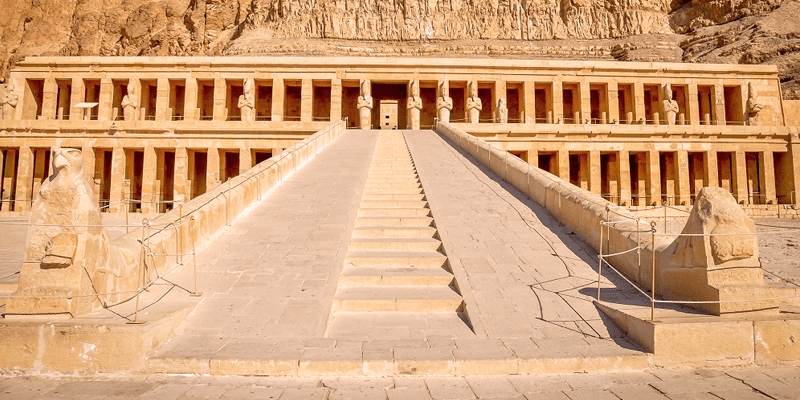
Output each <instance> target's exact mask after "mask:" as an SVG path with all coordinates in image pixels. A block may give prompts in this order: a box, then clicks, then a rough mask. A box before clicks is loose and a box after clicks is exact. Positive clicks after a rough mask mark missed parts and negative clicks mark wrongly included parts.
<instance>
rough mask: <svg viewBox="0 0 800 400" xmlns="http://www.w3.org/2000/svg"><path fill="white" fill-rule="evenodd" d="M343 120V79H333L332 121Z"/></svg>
mask: <svg viewBox="0 0 800 400" xmlns="http://www.w3.org/2000/svg"><path fill="white" fill-rule="evenodd" d="M341 120H342V80H341V79H338V78H337V79H331V122H338V121H341Z"/></svg>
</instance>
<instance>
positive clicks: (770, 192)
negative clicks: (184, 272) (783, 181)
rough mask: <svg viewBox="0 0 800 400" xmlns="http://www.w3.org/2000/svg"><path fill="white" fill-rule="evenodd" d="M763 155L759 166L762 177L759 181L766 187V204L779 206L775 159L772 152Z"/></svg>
mask: <svg viewBox="0 0 800 400" xmlns="http://www.w3.org/2000/svg"><path fill="white" fill-rule="evenodd" d="M762 155H763V156H762V157H760V158H761V165H759V166H758V169H759V170H760V175H761V176H759V179H760V180H761V182H762V183H761V185H763V187H764V193H763V194H764V195H765V197H764V201H765V202H766V204H769V203H770V202H772V203H775V204H777V203H778V200H777V197H776V196H775V158H774V156H773V154H772V152H771V151H765V152H763V153H762Z"/></svg>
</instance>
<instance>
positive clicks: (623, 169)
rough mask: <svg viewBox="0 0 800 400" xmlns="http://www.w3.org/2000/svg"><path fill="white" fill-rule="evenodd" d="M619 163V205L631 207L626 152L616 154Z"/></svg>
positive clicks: (631, 200) (628, 162)
mask: <svg viewBox="0 0 800 400" xmlns="http://www.w3.org/2000/svg"><path fill="white" fill-rule="evenodd" d="M617 160H618V161H619V204H620V205H621V206H631V205H633V197H632V195H631V163H630V161H631V159H630V153H629V152H628V150H620V151H619V153H617Z"/></svg>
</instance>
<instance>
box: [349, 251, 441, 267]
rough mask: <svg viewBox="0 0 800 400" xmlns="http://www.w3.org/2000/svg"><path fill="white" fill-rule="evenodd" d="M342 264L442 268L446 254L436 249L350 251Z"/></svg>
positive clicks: (351, 265)
mask: <svg viewBox="0 0 800 400" xmlns="http://www.w3.org/2000/svg"><path fill="white" fill-rule="evenodd" d="M344 265H345V268H350V267H356V268H357V267H402V268H412V267H413V268H442V267H443V266H445V265H447V256H445V255H444V254H442V253H440V252H438V251H351V252H348V253H347V256H346V257H345V260H344Z"/></svg>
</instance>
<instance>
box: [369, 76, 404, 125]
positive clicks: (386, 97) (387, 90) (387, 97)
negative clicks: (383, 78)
mask: <svg viewBox="0 0 800 400" xmlns="http://www.w3.org/2000/svg"><path fill="white" fill-rule="evenodd" d="M407 97H408V83H407V82H402V83H378V82H375V81H372V99H373V102H374V103H373V107H372V126H373V127H383V120H381V118H382V117H383V116H382V115H381V114H382V113H381V102H384V103H390V102H391V101H396V102H397V106H396V107H397V128H398V129H408V124H407V121H408V117H407V116H406V115H407V113H408V110H406V107H405V105H406V98H407Z"/></svg>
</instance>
